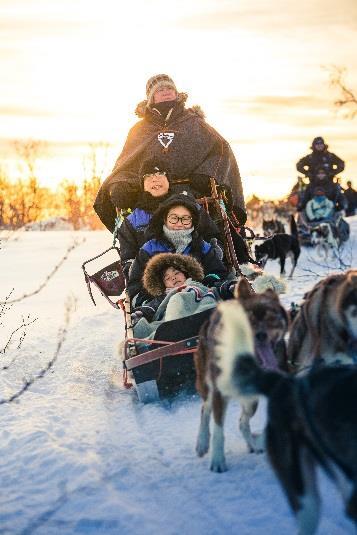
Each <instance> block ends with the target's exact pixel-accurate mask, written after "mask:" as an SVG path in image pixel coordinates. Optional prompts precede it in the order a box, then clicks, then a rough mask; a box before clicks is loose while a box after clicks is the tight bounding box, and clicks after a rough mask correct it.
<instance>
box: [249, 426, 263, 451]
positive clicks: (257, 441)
mask: <svg viewBox="0 0 357 535" xmlns="http://www.w3.org/2000/svg"><path fill="white" fill-rule="evenodd" d="M252 439H253V441H252V443H251V444H250V448H251V451H252V452H254V453H264V452H265V432H264V431H263V432H262V433H259V435H257V434H253V435H252Z"/></svg>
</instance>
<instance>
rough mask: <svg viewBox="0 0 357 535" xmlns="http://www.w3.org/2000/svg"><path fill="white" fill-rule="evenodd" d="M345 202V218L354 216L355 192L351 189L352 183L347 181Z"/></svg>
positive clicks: (356, 200)
mask: <svg viewBox="0 0 357 535" xmlns="http://www.w3.org/2000/svg"><path fill="white" fill-rule="evenodd" d="M344 196H345V199H346V200H347V208H346V216H351V215H355V212H356V209H357V191H356V190H355V189H353V187H352V182H351V181H350V180H348V182H347V188H346V189H345V191H344Z"/></svg>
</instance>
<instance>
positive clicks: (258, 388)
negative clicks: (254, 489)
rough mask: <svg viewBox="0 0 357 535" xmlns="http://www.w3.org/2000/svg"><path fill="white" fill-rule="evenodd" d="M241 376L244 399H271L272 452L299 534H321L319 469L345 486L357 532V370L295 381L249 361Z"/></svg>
mask: <svg viewBox="0 0 357 535" xmlns="http://www.w3.org/2000/svg"><path fill="white" fill-rule="evenodd" d="M235 374H236V375H235V379H236V381H235V384H236V385H237V388H239V391H240V393H241V394H245V395H250V396H252V395H259V394H263V395H266V396H267V397H268V423H267V428H266V449H267V453H268V457H269V460H270V462H271V464H272V466H273V469H274V471H275V474H276V476H277V477H278V479H279V481H280V483H281V485H282V487H283V489H284V491H285V493H286V495H287V498H288V500H289V503H290V506H291V508H292V510H293V512H294V514H295V515H296V519H297V521H298V525H299V534H300V535H312V534H313V533H315V532H316V530H317V526H318V522H319V509H320V507H319V505H320V504H319V494H318V488H317V477H316V476H317V474H316V468H317V466H318V465H320V466H321V467H322V468H323V469H324V470H325V471H326V472H327V474H328V475H329V476H330V477H331V479H332V480H334V481H335V482H336V484H337V485H338V486H339V488H340V490H341V493H342V497H343V499H344V502H345V504H346V513H347V515H348V516H349V517H350V518H351V519H352V520H353V521H354V522H355V524H356V528H357V410H356V402H355V400H356V392H357V368H356V367H355V366H316V367H315V368H313V369H312V370H311V371H310V373H309V374H307V375H305V376H303V377H299V378H296V377H295V378H293V377H286V376H283V375H281V374H278V373H276V372H264V371H263V370H262V369H261V368H260V367H259V366H257V364H256V362H255V361H254V360H253V359H252V358H251V357H247V356H243V357H242V358H241V359H239V360H238V361H237V364H236V367H235ZM237 381H238V384H237Z"/></svg>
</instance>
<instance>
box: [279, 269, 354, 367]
mask: <svg viewBox="0 0 357 535" xmlns="http://www.w3.org/2000/svg"><path fill="white" fill-rule="evenodd" d="M287 352H288V358H289V360H290V361H291V363H292V364H293V365H295V366H297V367H298V368H301V367H304V366H306V365H309V364H311V363H312V362H313V361H314V360H315V359H318V358H322V359H323V360H324V361H325V362H326V363H327V364H331V363H333V362H334V361H336V360H340V361H341V363H345V364H350V363H352V362H353V361H354V359H356V357H357V270H356V269H351V270H349V271H347V272H346V273H341V274H335V275H330V276H329V277H326V278H325V279H323V280H322V281H320V282H318V283H317V284H316V285H315V286H314V287H313V288H312V290H311V291H310V292H308V293H307V294H306V295H305V296H304V301H303V303H302V305H301V307H300V309H299V312H298V314H297V315H296V317H295V319H294V321H293V323H292V325H291V333H290V338H289V342H288V348H287Z"/></svg>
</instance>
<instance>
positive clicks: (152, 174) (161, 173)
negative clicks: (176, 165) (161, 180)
mask: <svg viewBox="0 0 357 535" xmlns="http://www.w3.org/2000/svg"><path fill="white" fill-rule="evenodd" d="M162 175H164V176H166V171H154V172H153V173H146V175H143V180H145V179H146V178H148V177H151V178H154V177H156V176H162Z"/></svg>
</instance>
